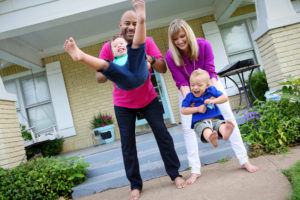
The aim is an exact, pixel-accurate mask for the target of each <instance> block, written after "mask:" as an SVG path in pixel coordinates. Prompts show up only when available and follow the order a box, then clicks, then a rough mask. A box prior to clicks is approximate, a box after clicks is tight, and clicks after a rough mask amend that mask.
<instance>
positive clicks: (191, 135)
mask: <svg viewBox="0 0 300 200" xmlns="http://www.w3.org/2000/svg"><path fill="white" fill-rule="evenodd" d="M178 96H179V107H180V108H179V110H181V104H182V100H183V97H182V94H181V92H180V91H179V92H178ZM180 117H181V123H182V128H183V138H184V143H185V148H186V151H187V157H188V161H189V166H190V167H191V177H190V178H191V179H188V180H187V183H188V184H192V183H194V182H195V181H196V179H197V177H198V176H200V174H201V172H200V168H201V163H200V158H199V150H198V140H197V136H196V133H195V131H194V130H193V129H191V123H192V115H183V114H182V113H181V112H180Z"/></svg>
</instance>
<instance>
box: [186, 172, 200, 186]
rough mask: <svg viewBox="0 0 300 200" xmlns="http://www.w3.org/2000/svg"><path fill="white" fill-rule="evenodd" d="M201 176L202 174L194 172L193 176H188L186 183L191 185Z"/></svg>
mask: <svg viewBox="0 0 300 200" xmlns="http://www.w3.org/2000/svg"><path fill="white" fill-rule="evenodd" d="M200 176H201V174H194V173H192V174H191V176H190V178H188V179H187V180H186V183H187V184H189V185H191V184H193V183H195V181H196V180H197V179H198V178H199V177H200Z"/></svg>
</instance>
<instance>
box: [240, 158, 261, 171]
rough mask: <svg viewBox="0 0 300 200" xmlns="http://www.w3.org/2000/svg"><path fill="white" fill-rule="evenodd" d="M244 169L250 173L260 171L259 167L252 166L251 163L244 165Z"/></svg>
mask: <svg viewBox="0 0 300 200" xmlns="http://www.w3.org/2000/svg"><path fill="white" fill-rule="evenodd" d="M242 168H245V169H246V170H247V171H248V172H250V173H254V172H256V171H258V167H256V166H255V165H252V164H251V163H250V162H249V161H248V162H246V163H245V164H243V165H242Z"/></svg>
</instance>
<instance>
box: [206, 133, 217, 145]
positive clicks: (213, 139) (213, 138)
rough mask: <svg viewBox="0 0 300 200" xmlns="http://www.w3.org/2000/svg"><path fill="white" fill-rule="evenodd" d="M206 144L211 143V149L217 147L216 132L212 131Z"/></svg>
mask: <svg viewBox="0 0 300 200" xmlns="http://www.w3.org/2000/svg"><path fill="white" fill-rule="evenodd" d="M208 142H210V143H211V145H212V146H213V147H218V145H219V144H218V134H217V132H216V131H213V132H212V133H211V134H210V136H209V137H208Z"/></svg>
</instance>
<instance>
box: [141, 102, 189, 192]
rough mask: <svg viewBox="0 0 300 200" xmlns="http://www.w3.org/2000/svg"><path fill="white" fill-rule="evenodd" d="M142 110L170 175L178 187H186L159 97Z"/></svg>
mask: <svg viewBox="0 0 300 200" xmlns="http://www.w3.org/2000/svg"><path fill="white" fill-rule="evenodd" d="M141 112H142V113H143V114H144V116H145V118H146V119H147V121H148V123H149V125H150V127H151V129H152V131H153V133H154V137H155V139H156V141H157V144H158V148H159V151H160V155H161V157H162V160H163V162H164V165H165V169H166V171H167V173H168V175H169V176H170V178H171V180H172V181H174V182H175V184H176V186H177V187H178V188H183V187H185V185H186V183H185V181H184V180H183V179H182V178H181V175H180V174H179V172H178V170H179V167H180V162H179V159H178V156H177V153H176V151H175V147H174V143H173V138H172V137H171V135H170V133H169V132H168V129H167V127H166V126H165V123H164V119H163V113H162V111H161V107H160V104H159V102H158V99H157V98H155V99H154V100H153V101H152V102H151V103H150V104H149V105H147V106H146V107H144V108H142V109H141Z"/></svg>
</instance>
